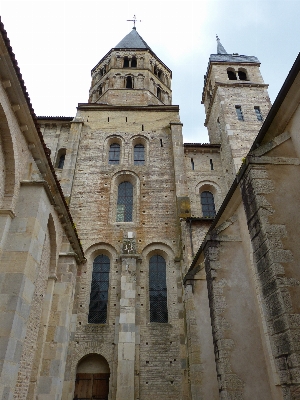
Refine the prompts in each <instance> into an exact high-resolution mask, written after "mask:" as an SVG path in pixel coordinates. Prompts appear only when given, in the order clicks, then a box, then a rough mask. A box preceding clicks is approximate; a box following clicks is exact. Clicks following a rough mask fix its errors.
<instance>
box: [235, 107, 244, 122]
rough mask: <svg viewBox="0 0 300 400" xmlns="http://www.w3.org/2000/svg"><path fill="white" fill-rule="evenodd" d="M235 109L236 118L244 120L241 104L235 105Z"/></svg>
mask: <svg viewBox="0 0 300 400" xmlns="http://www.w3.org/2000/svg"><path fill="white" fill-rule="evenodd" d="M235 111H236V115H237V117H238V120H239V121H244V116H243V112H242V107H241V106H235Z"/></svg>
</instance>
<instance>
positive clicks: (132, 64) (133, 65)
mask: <svg viewBox="0 0 300 400" xmlns="http://www.w3.org/2000/svg"><path fill="white" fill-rule="evenodd" d="M136 65H137V62H136V58H135V57H132V59H131V67H132V68H136Z"/></svg>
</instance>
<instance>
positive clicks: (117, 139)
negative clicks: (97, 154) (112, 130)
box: [103, 134, 125, 164]
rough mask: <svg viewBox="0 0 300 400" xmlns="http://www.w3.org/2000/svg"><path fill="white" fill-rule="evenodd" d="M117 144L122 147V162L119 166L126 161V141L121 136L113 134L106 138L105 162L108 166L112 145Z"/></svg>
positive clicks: (104, 145)
mask: <svg viewBox="0 0 300 400" xmlns="http://www.w3.org/2000/svg"><path fill="white" fill-rule="evenodd" d="M114 143H117V144H119V145H120V160H119V164H122V162H123V160H124V154H125V153H124V152H125V140H124V138H123V137H122V136H121V135H116V134H112V135H109V136H107V137H106V139H105V140H104V144H103V156H104V160H103V162H104V163H105V164H108V161H109V148H110V146H111V145H112V144H114Z"/></svg>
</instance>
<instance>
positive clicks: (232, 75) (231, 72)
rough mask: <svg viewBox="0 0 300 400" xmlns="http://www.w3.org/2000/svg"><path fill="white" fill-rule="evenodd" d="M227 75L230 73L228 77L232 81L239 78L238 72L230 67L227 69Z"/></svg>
mask: <svg viewBox="0 0 300 400" xmlns="http://www.w3.org/2000/svg"><path fill="white" fill-rule="evenodd" d="M227 75H228V79H229V80H230V81H236V80H237V77H236V73H235V71H233V70H232V69H228V70H227Z"/></svg>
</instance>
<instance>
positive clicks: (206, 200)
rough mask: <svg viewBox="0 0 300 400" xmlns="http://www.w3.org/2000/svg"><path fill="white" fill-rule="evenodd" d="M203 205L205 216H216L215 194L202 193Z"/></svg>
mask: <svg viewBox="0 0 300 400" xmlns="http://www.w3.org/2000/svg"><path fill="white" fill-rule="evenodd" d="M201 206H202V215H203V217H208V218H214V217H215V216H216V209H215V202H214V196H213V194H212V193H211V192H207V191H206V192H202V193H201Z"/></svg>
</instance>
